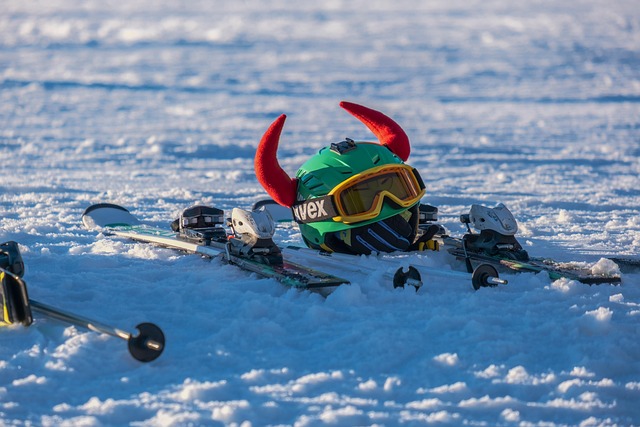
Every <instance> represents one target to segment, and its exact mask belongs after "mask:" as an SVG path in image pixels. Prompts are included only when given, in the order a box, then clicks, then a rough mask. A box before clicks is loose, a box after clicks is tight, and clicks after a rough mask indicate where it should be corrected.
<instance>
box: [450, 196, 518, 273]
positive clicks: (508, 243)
mask: <svg viewBox="0 0 640 427" xmlns="http://www.w3.org/2000/svg"><path fill="white" fill-rule="evenodd" d="M460 222H462V223H463V224H464V225H466V226H467V231H468V233H467V234H465V235H464V237H463V239H462V245H463V249H464V251H465V253H466V252H467V251H468V252H475V253H479V254H484V255H489V256H499V257H501V258H505V259H511V260H515V261H528V260H529V254H528V253H527V251H526V250H524V249H523V248H522V246H521V245H520V243H519V242H518V240H516V237H515V234H516V232H517V231H518V225H517V223H516V220H515V218H514V217H513V214H511V212H510V211H509V209H507V207H506V206H505V205H503V204H499V205H498V206H496V207H495V208H487V207H485V206H481V205H472V206H471V210H470V212H469V213H468V214H464V215H460ZM471 225H473V226H474V228H476V229H477V230H480V233H479V234H475V233H473V232H472V231H471Z"/></svg>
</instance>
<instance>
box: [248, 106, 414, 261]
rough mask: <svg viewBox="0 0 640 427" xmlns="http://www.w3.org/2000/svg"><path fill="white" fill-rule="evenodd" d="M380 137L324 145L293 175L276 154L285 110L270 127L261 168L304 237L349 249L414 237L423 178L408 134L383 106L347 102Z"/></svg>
mask: <svg viewBox="0 0 640 427" xmlns="http://www.w3.org/2000/svg"><path fill="white" fill-rule="evenodd" d="M340 105H341V106H342V107H343V108H345V109H346V110H347V111H349V112H350V113H351V114H353V115H354V116H356V117H357V118H358V119H360V120H361V121H362V122H363V123H365V124H366V125H367V126H368V127H369V129H370V130H372V132H373V133H374V134H375V135H376V136H377V137H378V139H379V140H380V143H374V142H355V141H353V140H351V139H347V140H345V141H342V142H340V143H336V144H331V146H330V147H325V148H323V149H321V150H320V151H319V152H318V153H317V154H316V155H314V156H313V157H311V158H310V159H309V160H308V161H306V162H305V163H304V164H303V165H302V166H301V167H300V169H299V170H298V172H297V173H296V177H295V179H291V178H290V177H289V176H288V175H287V174H286V173H285V172H284V171H283V170H282V168H280V166H279V164H278V162H277V159H276V156H275V154H276V150H277V143H278V141H279V137H280V133H281V131H282V127H283V125H284V119H285V116H284V115H282V116H280V118H279V119H278V120H276V121H275V122H274V123H273V124H272V126H271V127H270V128H269V130H268V131H267V132H266V133H265V135H264V137H263V138H262V141H261V142H260V145H259V147H258V151H257V153H256V162H255V166H256V176H257V177H258V180H259V181H260V183H261V184H262V185H263V187H264V188H265V189H266V190H267V192H268V193H269V194H270V195H271V196H272V197H273V199H274V200H275V201H276V202H278V203H280V204H281V205H283V206H287V207H291V208H292V210H293V214H294V218H295V219H296V221H297V222H298V224H299V226H300V231H301V233H302V236H303V238H304V240H305V243H306V244H307V245H308V246H310V247H312V248H316V249H325V250H330V251H338V252H347V253H370V252H374V251H378V252H382V251H386V252H389V251H392V250H404V249H406V248H407V247H408V246H409V245H410V244H411V243H413V239H414V237H415V234H416V231H417V223H418V214H417V210H418V205H419V203H420V198H421V197H422V195H424V184H423V183H422V180H421V178H420V176H419V174H418V173H417V171H416V170H415V169H413V168H411V167H410V166H408V165H406V164H405V163H404V160H406V158H407V157H408V156H409V150H410V149H409V141H408V138H407V136H406V134H405V133H404V131H403V130H402V128H400V126H399V125H397V124H396V123H395V122H394V121H393V120H391V119H390V118H388V117H387V116H385V115H384V114H382V113H380V112H378V111H375V110H371V109H368V108H366V107H363V106H360V105H357V104H351V103H346V102H343V103H341V104H340Z"/></svg>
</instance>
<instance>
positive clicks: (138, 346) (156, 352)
mask: <svg viewBox="0 0 640 427" xmlns="http://www.w3.org/2000/svg"><path fill="white" fill-rule="evenodd" d="M29 304H30V305H31V308H32V309H33V310H34V311H37V312H39V313H41V314H44V315H46V316H48V317H51V318H53V319H57V320H62V321H63V322H67V323H71V324H72V325H76V326H80V327H83V328H86V329H89V330H91V331H95V332H101V333H103V334H107V335H111V336H112V337H116V338H120V339H123V340H125V341H127V343H128V347H129V353H131V355H132V356H133V357H134V358H135V359H136V360H139V361H141V362H151V361H152V360H155V359H156V358H158V356H160V354H162V351H163V350H164V347H165V345H164V343H165V339H164V334H163V332H162V330H161V329H160V328H159V327H158V326H156V325H154V324H153V323H148V322H145V323H140V324H139V325H138V326H136V329H137V330H138V332H139V333H138V334H137V335H135V336H134V335H133V334H131V333H129V332H126V331H123V330H120V329H117V328H114V327H112V326H109V325H105V324H103V323H100V322H97V321H95V320H92V319H88V318H85V317H82V316H78V315H75V314H71V313H67V312H64V311H62V310H59V309H57V308H54V307H51V306H49V305H47V304H43V303H41V302H38V301H34V300H32V299H30V300H29Z"/></svg>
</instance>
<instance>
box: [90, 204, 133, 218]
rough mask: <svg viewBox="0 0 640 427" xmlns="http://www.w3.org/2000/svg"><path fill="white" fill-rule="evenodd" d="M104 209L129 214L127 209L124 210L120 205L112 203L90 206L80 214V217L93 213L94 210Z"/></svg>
mask: <svg viewBox="0 0 640 427" xmlns="http://www.w3.org/2000/svg"><path fill="white" fill-rule="evenodd" d="M104 208H110V209H117V210H121V211H125V212H129V210H128V209H127V208H124V207H122V206H120V205H116V204H113V203H96V204H95V205H91V206H89V207H88V208H87V209H85V210H84V212H83V213H82V216H85V215H87V214H89V213H91V212H92V211H95V210H96V209H104Z"/></svg>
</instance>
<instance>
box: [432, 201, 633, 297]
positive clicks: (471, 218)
mask: <svg viewBox="0 0 640 427" xmlns="http://www.w3.org/2000/svg"><path fill="white" fill-rule="evenodd" d="M460 221H461V222H462V223H463V224H465V225H466V226H467V231H468V232H467V233H466V234H465V235H464V236H463V237H462V238H454V237H451V236H449V235H447V234H442V235H440V236H439V238H440V239H441V240H442V242H443V247H444V248H446V250H447V251H448V252H449V253H450V254H451V255H453V256H455V257H456V259H458V260H461V261H464V262H465V264H466V266H467V269H468V270H471V269H472V268H473V263H472V261H474V262H479V263H489V264H492V265H495V266H497V267H502V268H506V269H509V270H512V271H516V272H530V273H547V274H548V275H549V277H550V278H551V280H558V279H561V278H566V279H570V280H576V281H578V282H581V283H585V284H588V285H598V284H603V283H609V284H617V283H620V282H621V281H622V278H621V277H620V274H619V273H618V272H614V273H596V272H594V271H592V269H591V268H589V267H585V266H584V264H583V263H577V262H559V261H555V260H553V259H548V258H540V257H531V256H529V254H528V253H527V251H525V250H524V249H523V248H522V246H521V245H520V243H519V242H518V241H517V239H516V238H515V234H516V232H517V230H518V225H517V223H516V220H515V218H514V217H513V214H512V213H511V212H510V211H509V209H507V207H506V206H505V205H503V204H498V205H497V206H496V207H494V208H488V207H485V206H481V205H472V206H471V209H470V211H469V214H464V215H461V216H460ZM472 225H473V227H474V228H475V229H476V230H477V231H479V233H474V232H473V231H472V229H471V226H472ZM581 264H582V265H581Z"/></svg>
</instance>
